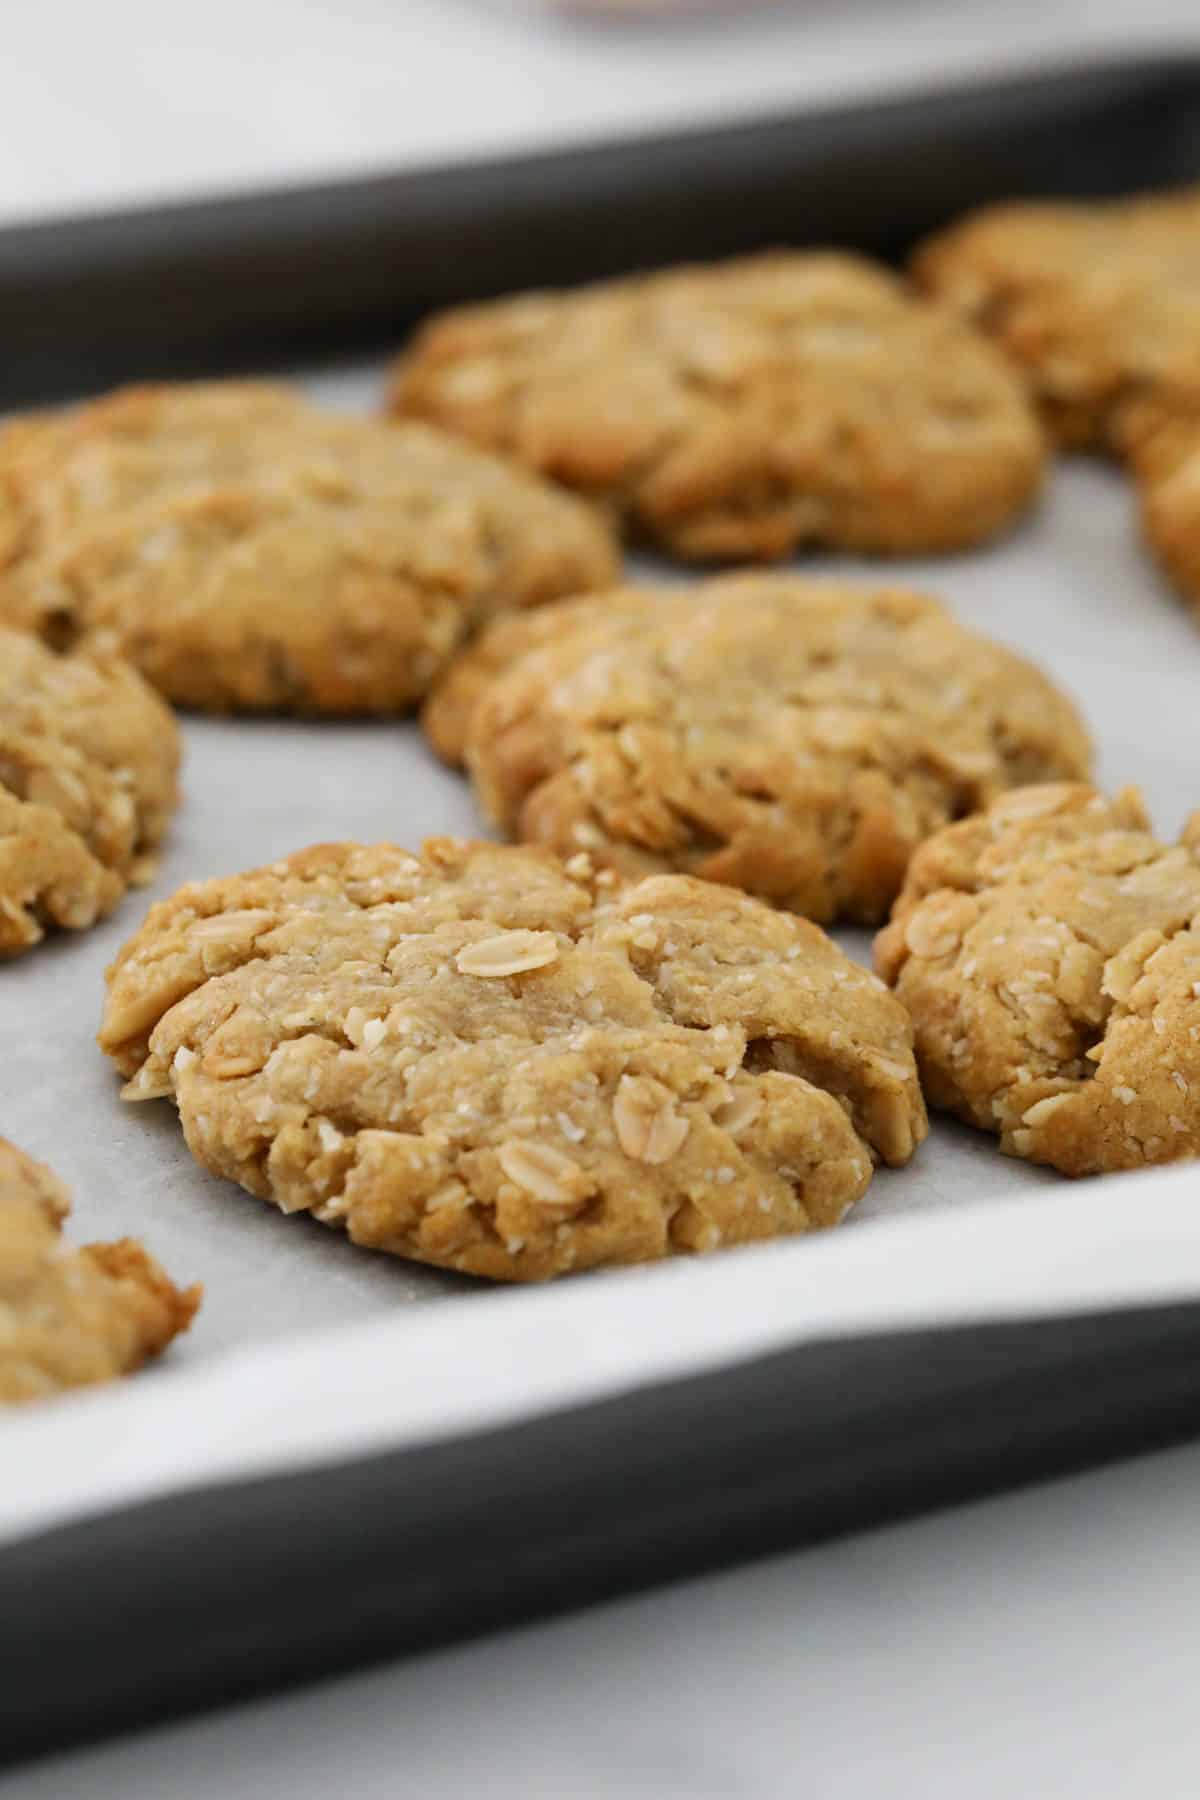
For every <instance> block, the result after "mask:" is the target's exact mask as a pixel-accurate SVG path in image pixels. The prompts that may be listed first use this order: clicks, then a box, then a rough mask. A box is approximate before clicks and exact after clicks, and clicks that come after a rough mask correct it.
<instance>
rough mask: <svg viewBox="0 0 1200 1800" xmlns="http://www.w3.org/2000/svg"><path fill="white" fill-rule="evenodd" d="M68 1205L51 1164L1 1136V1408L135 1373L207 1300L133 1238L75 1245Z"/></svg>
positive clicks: (166, 1343)
mask: <svg viewBox="0 0 1200 1800" xmlns="http://www.w3.org/2000/svg"><path fill="white" fill-rule="evenodd" d="M70 1210H71V1203H70V1201H69V1200H68V1198H67V1193H66V1189H65V1188H64V1187H63V1186H62V1183H61V1182H59V1181H58V1180H57V1179H56V1177H55V1176H54V1175H52V1174H51V1172H50V1170H49V1169H47V1168H46V1167H45V1166H44V1164H42V1163H36V1162H34V1161H33V1160H32V1159H31V1158H30V1157H28V1156H26V1155H24V1154H23V1152H22V1151H20V1150H18V1149H17V1148H16V1146H15V1145H13V1144H10V1143H8V1142H7V1141H6V1140H5V1139H4V1138H0V1405H3V1404H12V1403H14V1402H18V1401H25V1400H43V1399H48V1398H50V1396H52V1395H54V1394H58V1393H61V1392H62V1391H63V1390H64V1389H66V1388H73V1387H89V1386H91V1385H92V1384H93V1383H94V1382H98V1381H112V1380H113V1379H114V1378H115V1377H116V1376H118V1375H127V1374H129V1373H131V1372H132V1371H133V1370H134V1369H138V1368H140V1367H141V1365H142V1364H143V1363H144V1362H145V1361H146V1360H147V1359H148V1358H149V1357H152V1356H157V1355H158V1354H159V1353H160V1352H161V1351H163V1350H165V1349H166V1347H167V1345H168V1344H169V1343H170V1342H171V1339H172V1338H174V1337H176V1336H177V1335H178V1333H179V1332H181V1331H186V1330H187V1328H188V1326H189V1325H190V1324H191V1322H192V1319H193V1317H194V1315H195V1312H196V1309H197V1307H198V1306H199V1304H200V1289H199V1288H198V1287H193V1288H188V1289H187V1290H186V1291H183V1292H181V1291H180V1289H179V1288H177V1287H176V1286H175V1285H174V1283H173V1282H171V1281H170V1280H169V1279H168V1278H167V1276H166V1275H164V1273H163V1271H162V1270H161V1269H160V1268H159V1266H158V1264H157V1263H156V1262H155V1261H154V1259H153V1258H152V1257H150V1256H147V1254H146V1252H145V1251H144V1250H143V1249H142V1247H141V1245H140V1244H138V1243H135V1242H134V1241H133V1239H131V1238H125V1239H123V1240H122V1241H121V1242H120V1243H116V1244H85V1245H84V1246H83V1248H82V1249H79V1250H73V1249H70V1248H69V1247H68V1246H67V1245H66V1244H64V1243H63V1241H62V1237H61V1229H62V1222H63V1220H64V1219H65V1218H66V1216H67V1214H68V1213H69V1211H70Z"/></svg>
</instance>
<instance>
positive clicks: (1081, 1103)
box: [876, 784, 1200, 1175]
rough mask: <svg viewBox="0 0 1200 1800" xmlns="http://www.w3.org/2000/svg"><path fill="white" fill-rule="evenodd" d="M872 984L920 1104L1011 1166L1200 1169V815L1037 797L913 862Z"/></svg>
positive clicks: (1014, 799)
mask: <svg viewBox="0 0 1200 1800" xmlns="http://www.w3.org/2000/svg"><path fill="white" fill-rule="evenodd" d="M876 963H877V967H878V968H879V971H880V973H881V974H882V975H883V976H885V978H886V979H887V980H888V981H889V982H890V983H891V984H892V985H893V986H894V987H895V990H896V993H897V995H898V996H899V998H900V999H901V1000H903V1002H904V1004H905V1006H906V1007H907V1008H908V1010H909V1013H910V1015H911V1017H912V1021H913V1027H914V1030H915V1032H916V1043H917V1055H918V1060H919V1063H920V1068H921V1077H922V1081H923V1083H924V1087H925V1093H926V1096H927V1097H928V1099H929V1100H930V1102H931V1103H932V1104H933V1105H935V1106H941V1107H946V1108H948V1109H949V1110H950V1111H952V1112H955V1113H957V1114H958V1115H959V1117H960V1118H963V1119H966V1120H967V1121H968V1122H969V1123H970V1124H972V1125H978V1126H981V1127H982V1128H983V1129H984V1130H986V1131H994V1132H997V1133H998V1134H999V1136H1000V1143H1001V1147H1002V1148H1003V1149H1004V1150H1007V1151H1008V1152H1009V1153H1010V1154H1011V1155H1014V1156H1025V1157H1028V1158H1029V1159H1030V1160H1031V1161H1033V1162H1039V1163H1049V1164H1051V1165H1052V1166H1053V1167H1054V1168H1056V1169H1060V1170H1061V1171H1062V1172H1063V1174H1065V1175H1096V1174H1102V1173H1104V1172H1105V1171H1108V1170H1114V1169H1138V1168H1142V1167H1143V1166H1144V1165H1146V1164H1148V1163H1166V1162H1176V1161H1178V1160H1180V1159H1182V1158H1187V1157H1194V1156H1197V1155H1200V814H1197V815H1194V816H1193V818H1192V819H1191V820H1190V821H1189V823H1188V825H1187V827H1186V828H1185V830H1184V833H1183V836H1182V838H1181V839H1180V841H1179V843H1178V844H1174V845H1167V844H1164V843H1161V842H1160V841H1159V840H1158V839H1157V838H1155V837H1154V836H1153V835H1152V833H1151V830H1150V826H1149V823H1148V821H1147V819H1146V815H1145V812H1144V810H1143V808H1142V805H1141V801H1140V799H1139V798H1138V796H1137V794H1136V793H1133V792H1128V793H1124V794H1120V795H1118V796H1117V798H1116V799H1115V800H1113V801H1109V800H1106V799H1104V798H1103V796H1101V795H1100V794H1097V793H1096V792H1095V790H1094V789H1092V788H1089V787H1085V786H1081V785H1080V786H1076V785H1067V784H1061V785H1050V786H1046V787H1039V788H1028V789H1025V790H1023V791H1020V792H1017V793H1013V794H1009V795H1006V796H1005V797H1004V798H1003V799H1001V800H998V801H997V802H996V803H995V804H994V805H993V806H992V807H991V808H990V809H989V811H988V812H986V813H985V814H983V815H982V816H980V817H978V818H974V819H966V820H964V821H963V822H962V823H961V824H959V825H953V826H951V827H950V828H949V829H948V830H946V831H943V832H941V833H939V834H938V836H937V837H934V838H931V839H930V841H929V842H928V843H927V844H925V845H924V846H923V847H922V849H920V850H919V851H918V852H917V854H916V856H915V857H914V858H913V861H912V866H911V868H910V869H909V874H908V880H907V882H906V884H905V887H904V891H903V893H902V894H901V896H900V898H899V900H898V901H897V903H896V909H895V914H894V916H893V919H892V922H891V924H890V925H888V926H887V928H886V929H885V930H884V931H882V932H881V933H880V935H879V938H878V939H877V943H876Z"/></svg>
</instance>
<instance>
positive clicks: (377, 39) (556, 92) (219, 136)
mask: <svg viewBox="0 0 1200 1800" xmlns="http://www.w3.org/2000/svg"><path fill="white" fill-rule="evenodd" d="M1184 42H1190V43H1191V44H1193V45H1194V46H1195V47H1196V48H1200V13H1198V11H1197V8H1196V6H1195V0H1141V3H1140V4H1139V5H1137V6H1136V7H1134V6H1130V5H1122V4H1113V3H1112V0H1109V3H1108V4H1102V3H1101V0H1091V3H1090V4H1089V3H1088V0H1008V3H1007V4H1005V5H1003V6H1002V5H1000V4H999V0H991V3H989V4H981V3H980V0H975V3H974V4H969V3H964V0H840V3H839V0H823V3H820V0H802V3H800V4H795V5H782V6H780V7H779V8H778V9H776V10H775V11H774V12H767V13H763V14H762V15H761V16H759V17H757V18H753V19H749V18H748V19H746V20H744V21H741V22H739V23H737V24H731V25H715V26H711V27H707V28H705V27H700V26H694V27H689V28H687V29H685V30H683V31H681V32H680V33H678V34H675V33H671V32H669V31H667V30H665V29H661V28H660V29H653V30H652V29H646V30H635V31H631V32H627V33H623V32H618V31H615V30H612V29H608V30H604V29H602V28H600V27H591V28H585V29H571V28H569V27H567V26H565V25H562V24H549V23H544V24H542V25H541V26H539V28H538V29H536V30H534V29H531V28H530V26H529V24H528V12H527V10H526V9H525V8H524V7H522V6H520V5H519V4H517V3H516V0H494V3H492V4H488V3H487V0H320V3H318V0H206V3H205V4H204V5H202V6H199V7H193V8H188V9H184V8H176V7H172V6H170V5H163V4H162V0H96V3H95V4H92V5H87V6H85V5H81V4H80V3H79V0H10V4H9V6H8V7H7V8H6V9H5V33H4V53H3V56H2V57H0V118H3V119H4V122H5V140H6V155H5V158H4V159H3V161H2V163H0V221H4V220H9V219H15V218H27V217H41V216H50V215H54V214H62V213H64V212H70V211H74V210H77V209H80V208H85V209H93V210H94V209H98V208H104V207H107V206H111V205H117V204H127V203H131V202H134V201H138V200H143V199H150V198H162V197H164V196H170V195H175V194H183V193H196V192H214V191H226V190H229V189H233V188H245V187H248V186H252V185H255V184H258V183H262V182H291V181H299V180H303V179H306V178H312V177H318V176H323V175H329V174H331V173H335V172H351V171H355V170H362V169H368V168H381V167H388V166H395V165H397V164H400V163H405V162H407V163H417V162H430V161H437V160H440V159H444V158H446V157H465V156H480V155H486V154H488V153H489V152H491V151H494V150H496V149H499V148H501V147H512V146H515V145H518V144H540V143H545V142H548V141H554V140H561V139H564V138H566V137H568V136H570V137H575V138H588V137H596V136H601V135H605V134H612V133H614V132H619V131H622V130H628V129H631V128H639V129H642V128H647V127H651V126H653V125H656V124H666V123H669V122H678V121H680V120H684V119H694V118H711V117H714V116H718V115H719V116H731V115H735V114H738V113H744V112H746V111H748V110H758V111H763V110H769V109H770V108H771V107H773V106H775V105H778V104H780V103H783V102H812V103H816V102H818V101H820V102H825V101H829V100H832V99H836V98H838V97H845V96H849V95H852V94H866V93H871V92H878V91H881V90H887V89H895V88H896V87H898V86H913V85H920V84H923V83H930V82H933V81H936V80H944V79H946V78H948V77H950V76H952V75H955V74H959V75H961V74H965V73H968V72H983V71H986V72H989V73H992V72H995V71H996V70H997V69H999V68H1002V67H1013V66H1021V65H1044V64H1046V63H1048V62H1054V61H1059V62H1061V61H1064V60H1068V59H1069V58H1070V56H1071V55H1072V54H1076V55H1078V54H1080V53H1081V46H1083V45H1085V44H1086V45H1087V46H1088V47H1090V48H1093V49H1101V48H1103V49H1111V50H1116V49H1118V48H1119V47H1120V46H1130V45H1134V44H1137V45H1140V46H1142V47H1144V48H1151V47H1153V46H1154V45H1155V44H1156V43H1157V44H1161V45H1169V44H1182V43H1184ZM1198 1486H1200V1446H1196V1447H1192V1448H1187V1449H1183V1450H1179V1451H1174V1452H1171V1453H1168V1454H1164V1455H1159V1456H1156V1457H1153V1458H1146V1459H1143V1460H1142V1461H1140V1462H1137V1463H1131V1464H1128V1465H1125V1466H1123V1467H1121V1468H1118V1469H1113V1470H1109V1471H1105V1472H1099V1473H1094V1474H1090V1475H1087V1476H1083V1477H1079V1478H1077V1479H1074V1480H1072V1481H1069V1482H1061V1483H1057V1484H1054V1485H1052V1486H1050V1487H1046V1488H1043V1489H1040V1490H1037V1491H1034V1492H1031V1493H1026V1494H1022V1495H1016V1496H1009V1497H1007V1498H1003V1499H999V1500H994V1501H990V1502H987V1503H986V1504H981V1505H977V1506H973V1507H968V1508H963V1509H960V1510H958V1511H956V1512H953V1513H947V1514H941V1515H937V1516H934V1517H930V1518H927V1519H923V1520H921V1521H918V1522H917V1523H915V1524H910V1525H906V1526H898V1527H894V1528H891V1529H888V1530H886V1531H882V1532H877V1533H872V1534H867V1535H861V1536H858V1537H854V1538H851V1539H848V1540H846V1541H844V1542H841V1543H837V1544H833V1545H829V1546H826V1547H823V1548H820V1549H817V1550H813V1551H809V1552H806V1553H802V1554H795V1555H791V1556H787V1557H780V1558H776V1559H773V1560H772V1561H771V1562H769V1563H766V1564H762V1565H759V1566H758V1567H755V1568H752V1569H748V1570H742V1571H739V1572H734V1573H728V1574H723V1575H720V1576H716V1577H712V1578H709V1579H706V1580H704V1581H697V1582H692V1583H686V1584H681V1585H679V1586H677V1587H674V1588H671V1589H668V1590H665V1591H663V1592H660V1593H656V1594H652V1595H649V1596H644V1597H642V1598H639V1599H636V1600H633V1601H629V1602H624V1603H621V1604H617V1605H612V1606H608V1607H605V1608H602V1609H598V1610H595V1611H592V1612H589V1613H585V1614H582V1615H579V1616H576V1617H574V1618H571V1619H567V1620H563V1621H559V1622H557V1623H554V1624H551V1625H547V1626H542V1627H537V1628H530V1629H527V1630H524V1631H521V1632H516V1633H508V1634H505V1635H503V1636H501V1637H497V1638H494V1639H491V1640H488V1641H486V1642H484V1643H480V1644H476V1645H470V1646H466V1647H464V1648H461V1649H458V1650H455V1651H451V1652H446V1653H442V1654H439V1655H436V1656H430V1657H426V1658H420V1659H416V1660H413V1661H409V1662H407V1663H397V1664H395V1665H392V1666H389V1667H386V1668H384V1669H381V1670H378V1671H375V1672H372V1673H367V1674H364V1675H360V1676H355V1677H351V1678H347V1679H345V1680H342V1681H338V1682H335V1683H328V1684H325V1685H323V1686H320V1687H318V1688H314V1689H308V1690H304V1691H302V1692H299V1693H296V1694H294V1695H291V1696H287V1697H284V1698H282V1699H279V1700H276V1701H271V1702H266V1703H262V1704H258V1705H254V1706H252V1707H247V1708H243V1709H238V1710H236V1711H231V1712H225V1713H220V1714H216V1715H212V1716H210V1717H208V1718H206V1719H203V1720H199V1721H196V1722H193V1723H189V1724H185V1725H181V1726H175V1727H170V1728H165V1729H163V1730H161V1731H158V1732H154V1733H148V1734H144V1735H142V1736H140V1737H138V1738H136V1739H129V1740H125V1741H123V1742H121V1743H119V1744H115V1745H111V1746H108V1747H103V1748H100V1749H97V1750H92V1751H87V1752H81V1753H78V1754H76V1755H72V1756H70V1757H67V1758H64V1759H60V1760H56V1761H55V1762H53V1763H43V1764H41V1765H38V1766H36V1767H31V1768H29V1769H27V1770H23V1771H20V1772H18V1773H16V1774H13V1775H10V1776H9V1777H8V1778H3V1777H0V1795H2V1796H3V1797H4V1800H75V1797H76V1796H79V1797H81V1800H82V1797H84V1796H86V1800H118V1797H119V1800H126V1797H127V1796H140V1795H146V1796H152V1797H153V1800H217V1797H218V1796H220V1797H221V1800H240V1797H241V1796H243V1795H245V1796H251V1795H252V1796H255V1800H271V1797H272V1796H276V1795H279V1796H284V1795H286V1796H287V1797H288V1800H310V1797H311V1800H317V1797H318V1796H320V1800H326V1797H327V1796H328V1795H330V1794H331V1793H342V1794H345V1795H346V1796H347V1797H348V1800H376V1797H379V1800H383V1797H384V1796H387V1797H388V1800H393V1797H394V1796H396V1795H399V1794H407V1793H412V1794H419V1795H421V1797H422V1800H458V1796H460V1795H463V1794H471V1793H481V1794H486V1795H488V1796H489V1800H505V1797H506V1796H509V1795H511V1796H513V1797H514V1800H515V1797H516V1796H518V1795H519V1796H521V1800H541V1797H542V1796H546V1800H551V1797H553V1800H567V1797H568V1796H569V1797H571V1800H574V1797H575V1796H590V1795H616V1796H621V1797H622V1800H625V1797H628V1800H640V1797H641V1796H645V1797H646V1800H672V1797H673V1796H676V1795H678V1796H680V1797H681V1800H683V1797H686V1800H696V1797H699V1796H721V1797H722V1800H724V1797H729V1796H738V1797H740V1796H770V1797H772V1800H773V1797H775V1796H788V1797H789V1800H790V1797H791V1796H793V1795H796V1794H799V1793H802V1792H805V1793H807V1792H811V1793H813V1794H818V1795H822V1796H829V1800H904V1797H906V1796H912V1797H913V1800H940V1797H941V1796H943V1795H945V1796H948V1797H949V1796H952V1797H953V1800H992V1797H993V1796H995V1800H1001V1797H1002V1800H1013V1797H1014V1796H1019V1795H1026V1794H1028V1795H1036V1796H1037V1797H1038V1800H1057V1797H1058V1796H1075V1795H1079V1794H1087V1795H1088V1796H1089V1800H1118V1796H1120V1797H1121V1800H1124V1796H1126V1795H1128V1794H1129V1793H1131V1792H1139V1793H1143V1794H1145V1795H1147V1796H1153V1800H1173V1797H1174V1796H1176V1795H1178V1796H1181V1797H1182V1796H1184V1795H1186V1794H1190V1793H1192V1792H1194V1791H1195V1766H1196V1755H1197V1750H1198V1749H1200V1716H1198V1714H1197V1709H1196V1705H1195V1697H1194V1686H1195V1683H1194V1674H1193V1670H1194V1663H1195V1649H1194V1645H1195V1620H1196V1618H1197V1615H1198V1610H1200V1509H1198V1508H1197V1505H1196V1499H1195V1496H1196V1493H1197V1489H1198Z"/></svg>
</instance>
